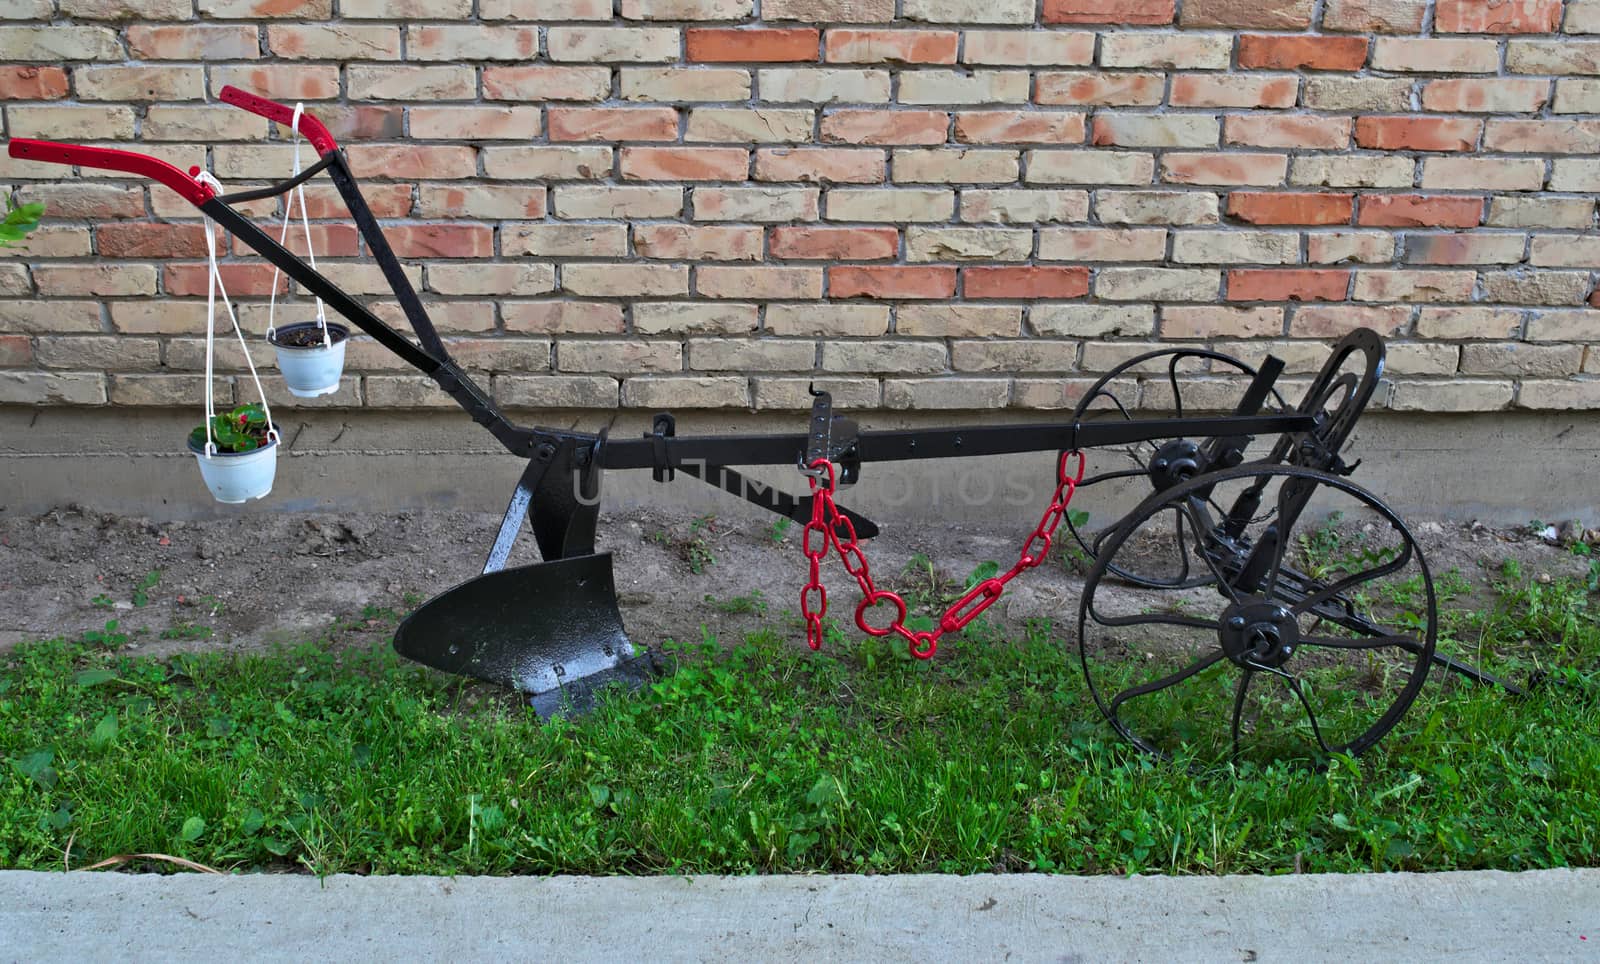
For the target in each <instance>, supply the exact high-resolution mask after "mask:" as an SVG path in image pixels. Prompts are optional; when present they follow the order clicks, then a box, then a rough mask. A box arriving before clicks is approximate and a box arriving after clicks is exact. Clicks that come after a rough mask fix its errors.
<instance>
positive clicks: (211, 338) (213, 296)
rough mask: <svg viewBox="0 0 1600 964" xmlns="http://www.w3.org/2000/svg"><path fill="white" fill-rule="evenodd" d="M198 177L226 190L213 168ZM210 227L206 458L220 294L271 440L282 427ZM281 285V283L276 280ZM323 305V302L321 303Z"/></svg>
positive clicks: (212, 450)
mask: <svg viewBox="0 0 1600 964" xmlns="http://www.w3.org/2000/svg"><path fill="white" fill-rule="evenodd" d="M195 180H197V181H199V182H201V183H202V184H205V185H207V186H209V187H210V188H211V189H212V190H214V191H216V192H217V193H218V194H221V193H222V182H220V181H218V180H217V179H216V178H215V177H214V176H213V175H212V174H211V172H210V171H200V172H199V173H197V174H196V175H195ZM205 229H206V266H207V269H208V270H207V277H206V450H205V457H206V458H208V459H209V458H211V457H212V456H213V455H215V454H216V452H217V446H216V442H214V441H213V440H212V437H211V420H212V419H213V418H215V417H216V415H217V409H216V401H215V399H214V398H213V397H212V396H213V392H214V387H213V385H212V383H213V381H215V378H214V376H213V375H212V371H213V370H214V368H215V356H216V348H215V341H216V337H215V334H216V327H217V294H218V293H219V292H220V293H221V294H222V307H223V309H224V310H226V311H227V313H228V321H229V322H230V323H231V324H232V325H233V334H234V336H235V337H237V338H238V339H239V348H240V349H241V350H242V351H243V352H244V363H245V365H246V366H247V367H248V368H249V369H250V380H251V381H253V382H255V383H256V394H257V395H258V396H260V398H261V411H262V412H263V413H264V414H265V415H266V417H267V441H269V442H276V441H278V440H279V439H278V429H277V427H276V425H275V424H274V423H273V421H272V406H271V405H269V404H267V393H266V391H265V390H264V389H263V388H262V387H261V378H260V377H259V376H258V375H256V363H255V362H254V361H253V360H252V359H251V358H250V345H249V344H248V343H247V342H246V341H245V340H244V332H243V331H242V330H240V328H239V318H238V316H237V315H235V314H234V311H233V302H231V301H229V300H228V289H227V288H226V287H224V286H223V284H222V272H221V271H219V270H218V269H217V228H216V225H215V224H213V223H212V221H211V219H210V218H209V217H208V218H206V219H205ZM273 287H277V283H276V282H274V283H273ZM319 304H320V302H319Z"/></svg>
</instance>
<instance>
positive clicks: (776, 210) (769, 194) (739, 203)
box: [694, 187, 821, 222]
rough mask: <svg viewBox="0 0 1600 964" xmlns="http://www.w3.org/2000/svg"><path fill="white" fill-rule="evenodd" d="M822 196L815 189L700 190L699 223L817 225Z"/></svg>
mask: <svg viewBox="0 0 1600 964" xmlns="http://www.w3.org/2000/svg"><path fill="white" fill-rule="evenodd" d="M820 196H821V192H820V191H819V190H818V189H817V188H814V187H719V188H709V187H698V188H695V191H694V219H695V220H696V221H757V222H771V221H815V220H816V219H817V211H818V208H819V203H820V202H819V198H820Z"/></svg>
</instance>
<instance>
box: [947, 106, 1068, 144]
mask: <svg viewBox="0 0 1600 964" xmlns="http://www.w3.org/2000/svg"><path fill="white" fill-rule="evenodd" d="M1083 117H1084V115H1083V114H1079V113H1051V112H1048V111H1020V110H983V111H964V112H962V113H959V114H957V115H956V140H957V141H960V142H961V143H963V144H1081V143H1083V133H1084V123H1083Z"/></svg>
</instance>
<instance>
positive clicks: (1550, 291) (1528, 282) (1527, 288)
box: [1483, 268, 1590, 305]
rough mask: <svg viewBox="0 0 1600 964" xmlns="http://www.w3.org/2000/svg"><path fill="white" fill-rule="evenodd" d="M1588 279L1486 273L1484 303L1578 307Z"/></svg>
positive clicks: (1570, 274)
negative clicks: (1485, 301) (1486, 301)
mask: <svg viewBox="0 0 1600 964" xmlns="http://www.w3.org/2000/svg"><path fill="white" fill-rule="evenodd" d="M1589 289H1590V285H1589V276H1588V274H1587V273H1585V272H1580V271H1538V270H1530V269H1527V268H1522V269H1518V270H1514V271H1489V272H1484V275H1483V292H1484V296H1485V300H1488V301H1494V302H1502V303H1505V304H1513V305H1579V304H1582V303H1583V299H1584V298H1586V297H1588V294H1589Z"/></svg>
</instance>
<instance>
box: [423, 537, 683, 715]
mask: <svg viewBox="0 0 1600 964" xmlns="http://www.w3.org/2000/svg"><path fill="white" fill-rule="evenodd" d="M394 648H395V650H396V651H397V652H398V653H400V655H402V656H405V657H406V658H408V659H412V660H416V661H417V662H419V663H423V664H424V665H427V666H431V667H433V668H435V669H440V670H444V671H445V672H447V673H458V674H460V675H463V676H476V677H477V678H479V679H482V680H488V681H489V682H491V683H499V684H501V685H503V686H510V687H513V688H515V689H517V690H520V691H521V692H522V693H524V694H525V695H526V696H527V698H528V703H529V705H531V706H532V707H533V708H534V710H535V711H536V712H538V714H539V715H540V716H545V717H548V716H552V715H556V714H566V713H579V712H583V711H584V710H587V709H588V708H589V707H590V706H592V705H593V703H594V699H595V694H596V692H597V691H598V690H600V689H601V688H602V687H605V686H607V685H610V684H613V683H615V684H618V685H621V686H623V687H626V688H627V689H637V688H638V687H640V686H642V685H644V684H645V683H648V682H649V681H650V680H651V678H652V677H653V676H654V671H655V662H654V660H653V659H652V657H651V655H650V653H649V651H648V650H646V651H645V652H642V653H635V652H634V648H633V645H632V644H631V643H629V642H628V636H627V634H626V632H625V631H624V630H623V628H622V614H621V613H620V612H619V611H618V610H617V591H616V584H615V582H614V580H613V578H612V572H611V553H609V552H602V553H597V554H595V555H587V556H574V557H572V558H568V559H557V560H554V561H552V562H540V563H534V564H533V565H528V566H518V567H516V568H514V569H502V570H500V571H498V572H490V573H486V574H484V575H481V576H478V577H477V578H475V579H470V580H468V581H466V582H464V583H462V584H461V585H459V586H456V587H455V588H453V589H449V590H446V591H445V592H443V593H440V594H439V595H438V596H435V597H434V598H433V599H430V600H428V602H426V603H424V604H423V605H422V607H421V608H420V609H418V610H417V611H416V612H414V613H412V614H411V615H409V616H407V617H406V619H405V621H404V622H402V623H401V624H400V628H399V629H398V630H396V632H395V636H394Z"/></svg>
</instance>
